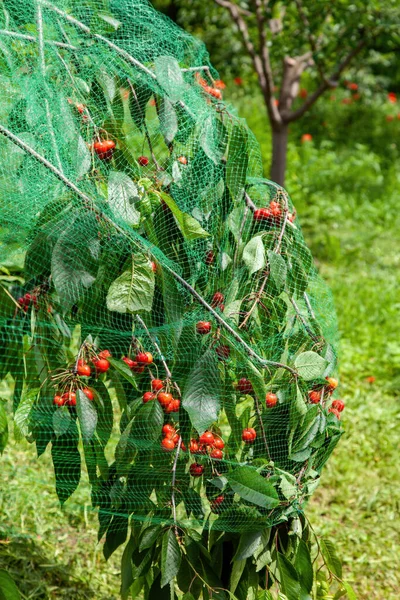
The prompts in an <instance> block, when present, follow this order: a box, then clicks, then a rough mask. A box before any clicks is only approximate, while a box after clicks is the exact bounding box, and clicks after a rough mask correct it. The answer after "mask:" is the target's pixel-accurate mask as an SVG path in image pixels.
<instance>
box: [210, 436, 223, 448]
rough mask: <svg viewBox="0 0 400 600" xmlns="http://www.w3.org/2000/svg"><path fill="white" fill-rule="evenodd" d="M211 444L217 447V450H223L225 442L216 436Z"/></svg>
mask: <svg viewBox="0 0 400 600" xmlns="http://www.w3.org/2000/svg"><path fill="white" fill-rule="evenodd" d="M213 446H214V448H217V449H218V450H223V449H224V448H225V442H224V440H223V439H221V438H220V437H216V438H214V444H213Z"/></svg>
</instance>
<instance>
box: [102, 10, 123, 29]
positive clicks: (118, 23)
mask: <svg viewBox="0 0 400 600" xmlns="http://www.w3.org/2000/svg"><path fill="white" fill-rule="evenodd" d="M97 16H98V17H99V19H101V20H102V21H104V22H105V23H107V25H111V27H112V28H113V29H115V30H117V29H119V27H121V25H122V23H121V21H118V20H117V19H116V18H115V17H113V16H112V15H109V14H107V13H103V12H99V13H97Z"/></svg>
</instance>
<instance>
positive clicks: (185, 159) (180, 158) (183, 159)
mask: <svg viewBox="0 0 400 600" xmlns="http://www.w3.org/2000/svg"><path fill="white" fill-rule="evenodd" d="M176 160H177V161H178V162H180V163H181V165H187V158H186V156H178V158H177V159H176Z"/></svg>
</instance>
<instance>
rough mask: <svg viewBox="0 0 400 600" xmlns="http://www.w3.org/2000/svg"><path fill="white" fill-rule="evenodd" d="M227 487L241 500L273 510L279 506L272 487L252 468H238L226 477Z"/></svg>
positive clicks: (276, 495)
mask: <svg viewBox="0 0 400 600" xmlns="http://www.w3.org/2000/svg"><path fill="white" fill-rule="evenodd" d="M227 479H228V481H229V485H230V486H231V488H232V489H233V491H234V492H236V493H237V494H238V495H239V496H240V497H241V498H243V499H244V500H247V501H248V502H251V503H252V504H256V505H257V506H262V507H263V508H275V507H276V506H278V504H279V499H278V494H277V492H276V490H275V488H274V486H273V485H272V484H271V483H269V482H268V481H267V480H266V479H265V478H264V477H262V475H260V474H259V473H257V471H256V470H255V469H254V468H252V467H247V466H243V467H238V468H236V469H234V470H233V471H232V472H231V473H230V474H228V475H227Z"/></svg>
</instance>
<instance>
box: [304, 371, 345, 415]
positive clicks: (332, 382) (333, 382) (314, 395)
mask: <svg viewBox="0 0 400 600" xmlns="http://www.w3.org/2000/svg"><path fill="white" fill-rule="evenodd" d="M326 381H327V385H323V386H319V387H318V388H314V389H312V390H310V391H309V392H308V397H309V399H310V402H311V404H320V403H321V402H322V401H323V398H324V394H325V393H327V394H328V396H330V395H331V394H333V392H334V391H335V390H336V388H337V386H338V380H337V379H335V378H334V377H326ZM344 407H345V404H344V402H343V400H338V399H337V400H333V401H332V404H331V406H330V407H329V409H328V412H329V413H332V414H333V415H335V417H336V418H337V419H340V416H341V413H342V412H343V411H344Z"/></svg>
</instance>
